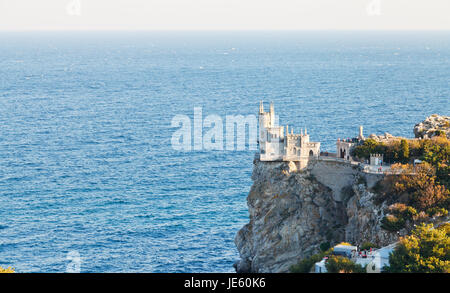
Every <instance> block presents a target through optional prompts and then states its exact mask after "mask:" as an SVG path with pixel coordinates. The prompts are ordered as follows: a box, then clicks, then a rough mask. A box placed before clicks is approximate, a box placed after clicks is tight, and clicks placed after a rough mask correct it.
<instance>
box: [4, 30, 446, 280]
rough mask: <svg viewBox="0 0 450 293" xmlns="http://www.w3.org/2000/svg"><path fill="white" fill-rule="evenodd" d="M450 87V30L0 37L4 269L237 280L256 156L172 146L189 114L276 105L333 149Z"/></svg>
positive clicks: (394, 128)
mask: <svg viewBox="0 0 450 293" xmlns="http://www.w3.org/2000/svg"><path fill="white" fill-rule="evenodd" d="M449 81H450V32H70V33H69V32H65V33H63V32H39V33H38V32H34V33H30V32H20V33H10V32H3V33H0V266H3V267H7V266H13V267H15V268H16V270H17V271H18V272H64V271H66V268H67V266H68V264H70V260H68V259H67V255H68V253H69V252H71V251H76V252H78V253H79V254H80V257H81V260H82V261H81V271H82V272H231V271H233V268H232V264H233V262H234V261H235V260H236V259H237V258H238V253H237V250H236V248H235V246H234V242H233V240H234V236H235V234H236V232H237V231H238V229H239V228H240V227H242V226H243V225H244V224H245V223H247V222H248V211H247V206H246V196H247V193H248V191H249V190H250V187H251V184H252V181H251V178H250V177H251V171H252V160H253V156H254V151H250V150H245V151H191V152H181V151H176V150H173V149H172V148H171V145H170V140H171V136H172V134H173V133H174V131H175V130H176V128H173V127H171V120H172V118H173V117H174V116H175V115H177V114H182V115H188V116H189V117H193V108H194V107H202V109H203V115H204V116H206V115H209V114H216V115H219V116H221V117H225V116H226V115H239V114H241V115H249V114H256V113H257V110H258V104H259V101H260V100H265V101H273V102H274V103H275V110H276V111H277V114H278V115H279V117H280V122H281V123H282V124H289V125H292V126H293V127H294V128H295V130H296V131H299V129H300V127H305V126H306V127H307V128H308V132H309V133H310V135H311V139H312V140H313V141H320V142H321V143H322V150H328V151H334V142H335V139H336V138H338V137H341V138H344V137H351V136H354V135H355V134H357V131H358V126H359V125H364V127H365V128H364V129H365V133H366V134H369V133H384V132H385V131H388V132H390V133H392V134H394V135H403V136H413V133H412V129H413V126H414V124H415V123H417V122H419V121H422V120H423V119H424V118H425V117H427V116H428V115H430V114H433V113H440V114H446V115H449V112H450V111H449V110H450V106H449V97H450V86H449V84H450V82H449ZM266 105H267V104H266Z"/></svg>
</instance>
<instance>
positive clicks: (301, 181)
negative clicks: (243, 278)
mask: <svg viewBox="0 0 450 293" xmlns="http://www.w3.org/2000/svg"><path fill="white" fill-rule="evenodd" d="M382 176H383V175H381V174H369V173H364V172H362V170H360V169H359V167H358V166H355V165H351V164H348V163H344V162H342V163H341V162H332V161H320V160H314V161H311V162H310V163H309V164H308V166H307V168H306V169H305V170H302V171H299V170H297V169H296V166H295V164H294V163H292V162H261V161H259V160H258V159H257V158H255V160H254V162H253V174H252V180H253V185H252V187H251V190H250V193H249V195H248V197H247V204H248V207H249V213H250V222H249V223H248V224H247V225H245V226H244V227H243V228H242V229H241V230H240V231H239V232H238V233H237V235H236V238H235V244H236V246H237V248H238V251H239V254H240V260H239V261H237V262H236V263H235V269H236V271H237V272H259V273H279V272H288V271H289V267H290V266H291V265H293V264H296V263H297V262H298V261H299V260H300V259H302V258H304V257H307V256H309V255H311V254H314V253H317V252H319V246H320V244H321V243H324V242H329V243H331V244H333V243H337V242H341V241H347V242H351V243H353V244H357V245H358V244H362V243H364V242H366V241H369V242H372V243H374V244H376V245H379V246H384V245H388V244H390V243H392V242H395V241H397V240H398V238H399V236H402V235H405V234H406V231H399V233H393V232H388V231H386V230H382V229H381V227H380V225H381V219H382V218H383V217H384V212H383V211H384V210H385V208H386V207H385V206H384V205H383V204H380V205H377V204H375V203H374V197H375V194H374V193H373V192H372V191H371V190H372V188H373V187H374V186H375V185H376V183H377V182H378V181H379V180H381V179H382Z"/></svg>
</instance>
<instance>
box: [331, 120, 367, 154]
mask: <svg viewBox="0 0 450 293" xmlns="http://www.w3.org/2000/svg"><path fill="white" fill-rule="evenodd" d="M362 140H364V135H363V127H362V126H359V135H358V137H355V138H352V139H342V140H341V139H340V138H338V140H337V141H336V157H337V158H341V159H344V160H347V161H350V160H351V155H350V152H351V150H352V149H353V148H354V147H355V146H356V145H358V143H359V142H361V141H362Z"/></svg>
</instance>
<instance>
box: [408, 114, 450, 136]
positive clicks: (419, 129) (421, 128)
mask: <svg viewBox="0 0 450 293" xmlns="http://www.w3.org/2000/svg"><path fill="white" fill-rule="evenodd" d="M438 130H440V131H443V132H444V133H445V134H446V135H447V138H450V116H440V115H437V114H433V115H431V116H429V117H427V118H426V119H425V120H424V121H422V122H420V123H419V124H416V125H415V126H414V135H415V136H416V137H417V138H419V137H421V138H431V137H433V136H435V135H436V132H437V131H438Z"/></svg>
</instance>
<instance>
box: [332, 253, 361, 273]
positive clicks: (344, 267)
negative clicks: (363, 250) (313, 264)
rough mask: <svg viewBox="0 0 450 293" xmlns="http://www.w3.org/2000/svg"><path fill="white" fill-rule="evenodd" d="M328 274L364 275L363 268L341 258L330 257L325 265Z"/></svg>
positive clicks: (347, 259)
mask: <svg viewBox="0 0 450 293" xmlns="http://www.w3.org/2000/svg"><path fill="white" fill-rule="evenodd" d="M325 267H326V268H327V271H328V273H365V270H364V268H363V267H362V266H361V265H359V264H356V263H354V262H353V261H351V260H350V259H349V258H346V257H343V256H335V255H333V256H331V257H330V258H329V259H328V261H327V262H326V263H325Z"/></svg>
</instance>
